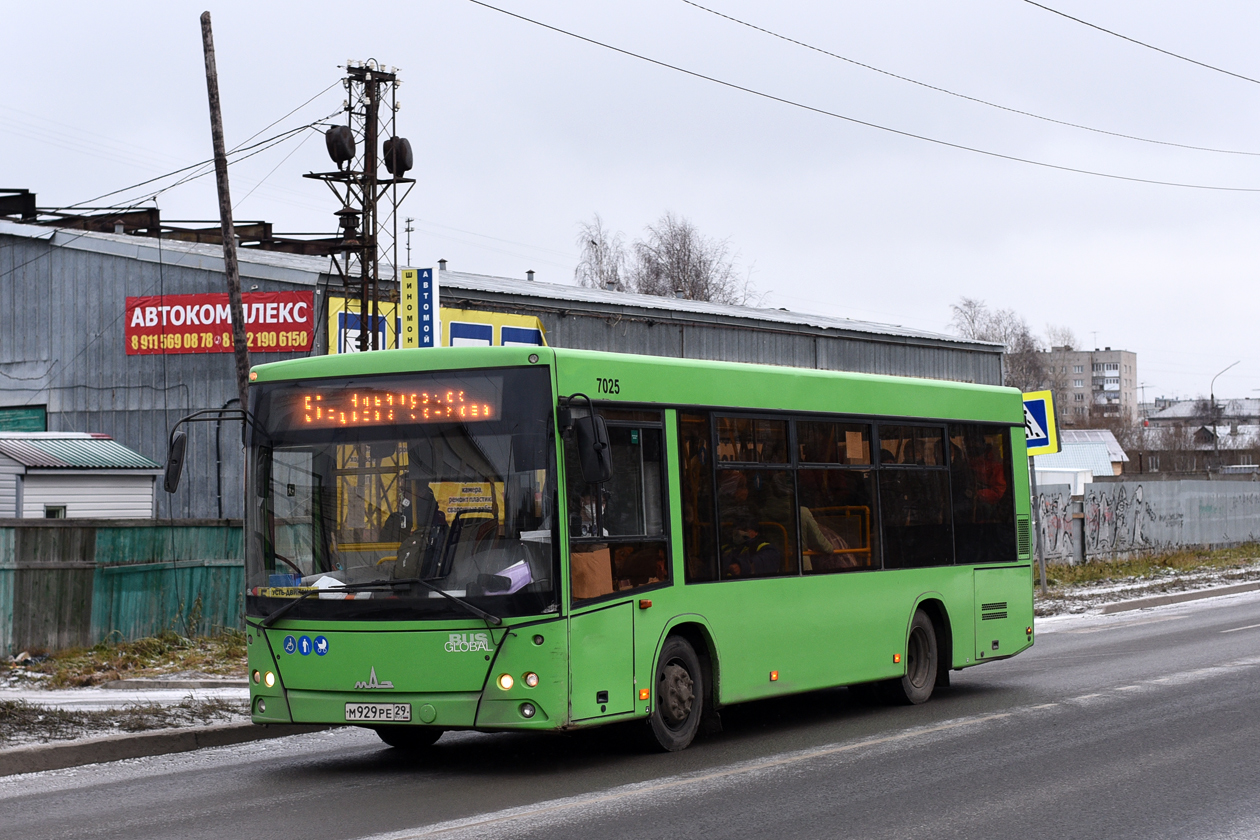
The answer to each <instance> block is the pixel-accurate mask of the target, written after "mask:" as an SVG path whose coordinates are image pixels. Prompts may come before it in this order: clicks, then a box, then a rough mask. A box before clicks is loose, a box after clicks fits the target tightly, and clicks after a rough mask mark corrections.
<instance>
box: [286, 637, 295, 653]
mask: <svg viewBox="0 0 1260 840" xmlns="http://www.w3.org/2000/svg"><path fill="white" fill-rule="evenodd" d="M284 652H285V653H296V652H297V639H295V638H293V637H292V636H285V637H284Z"/></svg>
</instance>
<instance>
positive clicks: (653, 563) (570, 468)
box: [565, 412, 669, 600]
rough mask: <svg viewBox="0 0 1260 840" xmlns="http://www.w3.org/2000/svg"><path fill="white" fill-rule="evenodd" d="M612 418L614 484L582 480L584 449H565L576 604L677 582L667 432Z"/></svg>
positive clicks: (570, 555) (567, 445)
mask: <svg viewBox="0 0 1260 840" xmlns="http://www.w3.org/2000/svg"><path fill="white" fill-rule="evenodd" d="M656 414H657V415H658V416H659V412H657V413H656ZM607 420H608V422H609V426H608V435H609V442H610V444H611V446H612V464H613V475H612V478H611V479H610V480H609V481H607V482H605V483H603V484H587V483H585V482H584V481H582V471H581V467H580V465H579V464H578V456H577V452H576V447H575V445H574V443H573V442H572V441H566V443H565V474H566V476H567V477H568V485H569V486H568V493H567V499H568V509H569V563H570V570H571V577H572V583H573V598H574V600H586V599H590V598H599V597H602V596H605V595H610V594H613V593H615V592H624V591H627V590H631V589H637V588H639V587H642V586H651V585H654V584H658V583H663V582H667V581H668V580H669V559H668V549H667V546H668V544H667V541H666V539H665V514H664V511H665V469H664V463H663V459H664V457H665V445H664V434H663V430H662V429H661V428H660V427H653V426H641V425H630V424H624V425H623V424H622V423H620V422H618V420H617V419H616V417H615V416H612V417H607Z"/></svg>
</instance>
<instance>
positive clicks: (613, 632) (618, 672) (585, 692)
mask: <svg viewBox="0 0 1260 840" xmlns="http://www.w3.org/2000/svg"><path fill="white" fill-rule="evenodd" d="M569 650H570V655H569V685H570V689H571V690H570V692H569V719H570V720H572V721H574V722H579V721H583V720H588V719H590V718H598V717H604V716H606V715H620V714H625V713H626V712H630V711H632V710H633V709H634V610H633V603H632V602H623V603H620V604H612V605H608V606H600V607H596V608H593V609H591V610H589V611H587V612H583V613H581V614H578V615H574V616H573V618H572V619H570V623H569Z"/></svg>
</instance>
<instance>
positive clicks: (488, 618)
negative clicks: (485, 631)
mask: <svg viewBox="0 0 1260 840" xmlns="http://www.w3.org/2000/svg"><path fill="white" fill-rule="evenodd" d="M407 583H418V584H420V585H421V586H423V587H424V588H425V589H427V590H429V591H430V592H436V593H437V594H439V595H441V596H442V597H443V598H446V599H447V600H448V601H454V602H455V603H457V604H459V605H460V606H461V607H463V608H464V609H466V610H468V611H469V612H470V613H472V614H473V615H475V616H477V617H478V618H480V619H481V620H482V621H484V622H486V623H488V624H493V625H494V626H495V627H498V626H499V625H500V624H502V623H503V619H501V618H499V617H498V616H497V615H491V614H490V613H488V612H486V611H485V610H483V609H481V608H480V607H474V606H473V605H472V604H470V603H468V602H467V601H465V600H464V599H463V598H457V597H455V596H454V595H452V594H451V593H449V592H447V591H446V590H444V589H442V588H441V587H439V586H434V585H433V584H431V583H429V582H428V581H427V580H421V579H420V578H414V579H412V580H409V581H407Z"/></svg>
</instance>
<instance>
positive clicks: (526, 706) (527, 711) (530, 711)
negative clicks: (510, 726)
mask: <svg viewBox="0 0 1260 840" xmlns="http://www.w3.org/2000/svg"><path fill="white" fill-rule="evenodd" d="M537 711H538V710H537V709H535V708H534V704H533V703H522V704H521V717H523V718H527V719H528V718H532V717H533V716H534V714H535V713H536V712H537Z"/></svg>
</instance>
